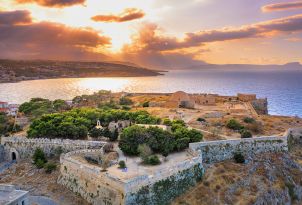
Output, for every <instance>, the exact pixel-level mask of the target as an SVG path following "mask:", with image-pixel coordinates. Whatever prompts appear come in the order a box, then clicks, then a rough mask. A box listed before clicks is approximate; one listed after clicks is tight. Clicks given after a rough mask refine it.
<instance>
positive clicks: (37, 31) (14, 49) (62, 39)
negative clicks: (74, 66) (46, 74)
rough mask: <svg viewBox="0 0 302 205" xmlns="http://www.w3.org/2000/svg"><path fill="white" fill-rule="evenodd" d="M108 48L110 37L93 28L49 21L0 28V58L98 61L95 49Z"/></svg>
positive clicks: (100, 56) (99, 55)
mask: <svg viewBox="0 0 302 205" xmlns="http://www.w3.org/2000/svg"><path fill="white" fill-rule="evenodd" d="M16 14H18V12H16ZM108 45H110V38H108V37H106V36H100V35H99V33H98V32H97V31H95V30H93V29H82V28H73V27H68V26H65V25H63V24H59V23H52V22H40V23H30V24H25V25H24V24H22V25H19V24H18V25H15V24H10V25H9V24H5V25H0V57H1V58H26V59H28V58H31V59H33V58H39V59H62V60H65V59H68V60H92V59H94V60H97V59H100V60H101V59H102V58H104V55H102V54H99V52H100V51H99V50H102V49H103V48H104V47H105V46H108ZM96 49H98V51H96Z"/></svg>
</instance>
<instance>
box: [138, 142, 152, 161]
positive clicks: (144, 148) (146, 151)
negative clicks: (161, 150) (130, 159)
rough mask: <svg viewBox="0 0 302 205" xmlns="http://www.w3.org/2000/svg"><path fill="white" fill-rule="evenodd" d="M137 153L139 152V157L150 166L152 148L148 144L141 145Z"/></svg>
mask: <svg viewBox="0 0 302 205" xmlns="http://www.w3.org/2000/svg"><path fill="white" fill-rule="evenodd" d="M137 151H138V152H139V156H140V157H141V159H142V160H143V162H144V163H146V164H148V159H149V156H150V155H152V150H151V148H150V147H149V146H148V145H146V144H140V145H139V146H138V148H137Z"/></svg>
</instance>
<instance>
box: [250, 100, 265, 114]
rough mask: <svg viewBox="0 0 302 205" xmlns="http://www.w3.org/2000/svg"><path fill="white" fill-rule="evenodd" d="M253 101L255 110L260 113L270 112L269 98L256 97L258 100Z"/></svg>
mask: <svg viewBox="0 0 302 205" xmlns="http://www.w3.org/2000/svg"><path fill="white" fill-rule="evenodd" d="M251 103H252V106H253V107H254V109H255V111H256V112H257V113H258V114H259V115H267V114H268V102H267V98H263V99H256V100H253V101H252V102H251Z"/></svg>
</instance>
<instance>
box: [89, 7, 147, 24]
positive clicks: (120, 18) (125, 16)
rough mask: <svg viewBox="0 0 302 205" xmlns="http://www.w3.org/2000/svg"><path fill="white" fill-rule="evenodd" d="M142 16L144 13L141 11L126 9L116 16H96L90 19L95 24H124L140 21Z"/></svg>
mask: <svg viewBox="0 0 302 205" xmlns="http://www.w3.org/2000/svg"><path fill="white" fill-rule="evenodd" d="M144 16H145V13H144V12H143V11H142V10H140V9H136V8H128V9H125V10H124V11H123V12H122V13H120V14H118V15H112V14H110V15H97V16H93V17H91V19H92V20H93V21H97V22H125V21H132V20H135V19H140V18H143V17H144Z"/></svg>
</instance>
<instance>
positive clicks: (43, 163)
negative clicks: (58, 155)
mask: <svg viewBox="0 0 302 205" xmlns="http://www.w3.org/2000/svg"><path fill="white" fill-rule="evenodd" d="M35 165H36V167H37V168H38V169H42V168H43V167H44V165H45V162H44V161H43V160H42V159H38V160H37V161H36V162H35Z"/></svg>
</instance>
